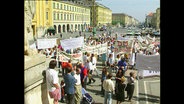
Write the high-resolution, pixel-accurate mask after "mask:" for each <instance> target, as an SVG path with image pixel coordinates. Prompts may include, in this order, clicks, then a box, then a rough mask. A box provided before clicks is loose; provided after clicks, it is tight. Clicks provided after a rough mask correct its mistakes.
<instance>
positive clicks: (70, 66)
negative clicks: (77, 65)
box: [62, 59, 73, 76]
mask: <svg viewBox="0 0 184 104" xmlns="http://www.w3.org/2000/svg"><path fill="white" fill-rule="evenodd" d="M67 67H69V68H71V69H72V68H73V66H72V63H71V59H69V60H68V62H62V76H64V75H65V74H67V72H68V71H67Z"/></svg>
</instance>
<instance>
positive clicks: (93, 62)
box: [91, 53, 99, 76]
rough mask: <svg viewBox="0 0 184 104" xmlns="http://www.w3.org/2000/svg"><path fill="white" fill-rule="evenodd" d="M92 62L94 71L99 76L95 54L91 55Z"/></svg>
mask: <svg viewBox="0 0 184 104" xmlns="http://www.w3.org/2000/svg"><path fill="white" fill-rule="evenodd" d="M91 62H92V65H93V68H94V71H95V72H96V74H97V76H99V73H98V70H97V68H96V63H97V59H96V57H95V54H94V53H92V54H91Z"/></svg>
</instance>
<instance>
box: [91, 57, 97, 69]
mask: <svg viewBox="0 0 184 104" xmlns="http://www.w3.org/2000/svg"><path fill="white" fill-rule="evenodd" d="M96 61H97V60H96V57H95V56H94V57H93V58H92V65H93V68H96Z"/></svg>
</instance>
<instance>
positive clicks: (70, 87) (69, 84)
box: [64, 74, 77, 94]
mask: <svg viewBox="0 0 184 104" xmlns="http://www.w3.org/2000/svg"><path fill="white" fill-rule="evenodd" d="M64 81H65V92H66V94H75V87H74V86H75V83H76V82H77V80H76V79H75V77H74V76H72V75H71V74H66V75H65V76H64Z"/></svg>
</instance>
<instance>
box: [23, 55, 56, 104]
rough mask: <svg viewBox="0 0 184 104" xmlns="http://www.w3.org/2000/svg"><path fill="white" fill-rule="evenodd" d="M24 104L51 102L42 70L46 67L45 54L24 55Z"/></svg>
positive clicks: (50, 103)
mask: <svg viewBox="0 0 184 104" xmlns="http://www.w3.org/2000/svg"><path fill="white" fill-rule="evenodd" d="M24 59H25V61H24V104H52V103H53V99H50V97H49V95H48V91H47V86H46V82H45V78H44V77H43V76H42V73H43V71H44V70H45V69H46V68H47V67H48V65H47V64H48V63H46V58H45V55H41V54H37V55H33V56H24Z"/></svg>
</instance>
